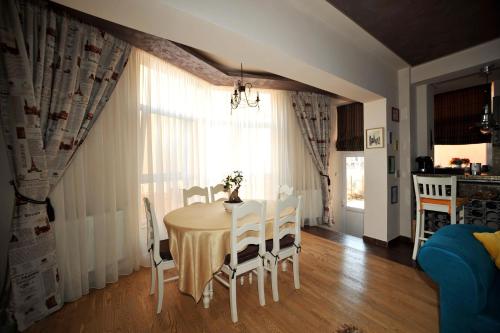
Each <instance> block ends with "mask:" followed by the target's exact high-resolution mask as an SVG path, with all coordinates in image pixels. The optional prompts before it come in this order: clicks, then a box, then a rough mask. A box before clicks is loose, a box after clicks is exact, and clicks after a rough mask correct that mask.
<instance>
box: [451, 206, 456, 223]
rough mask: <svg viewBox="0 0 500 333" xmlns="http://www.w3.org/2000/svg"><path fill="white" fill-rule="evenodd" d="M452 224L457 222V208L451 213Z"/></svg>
mask: <svg viewBox="0 0 500 333" xmlns="http://www.w3.org/2000/svg"><path fill="white" fill-rule="evenodd" d="M450 224H457V210H456V209H455V210H454V211H453V212H451V214H450Z"/></svg>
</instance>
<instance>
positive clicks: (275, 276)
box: [271, 263, 280, 302]
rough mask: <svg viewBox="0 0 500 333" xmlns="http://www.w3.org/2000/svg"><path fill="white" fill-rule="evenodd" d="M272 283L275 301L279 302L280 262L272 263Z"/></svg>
mask: <svg viewBox="0 0 500 333" xmlns="http://www.w3.org/2000/svg"><path fill="white" fill-rule="evenodd" d="M271 265H272V267H271V285H272V289H273V301H275V302H278V301H279V300H280V296H279V292H278V266H279V263H276V264H271Z"/></svg>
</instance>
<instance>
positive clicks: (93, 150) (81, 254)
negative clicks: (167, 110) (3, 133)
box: [51, 56, 140, 301]
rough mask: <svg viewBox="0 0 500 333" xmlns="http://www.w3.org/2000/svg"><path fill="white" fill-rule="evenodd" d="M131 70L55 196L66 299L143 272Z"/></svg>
mask: <svg viewBox="0 0 500 333" xmlns="http://www.w3.org/2000/svg"><path fill="white" fill-rule="evenodd" d="M131 58H132V56H131ZM131 60H132V59H131ZM132 62H133V61H132ZM132 67H133V66H131V65H130V64H129V66H127V67H126V68H125V70H124V72H123V74H122V76H121V78H120V80H119V81H118V83H117V86H116V89H115V91H114V92H113V94H112V96H111V98H110V100H109V101H108V102H107V104H106V106H105V108H104V110H103V111H102V114H101V115H100V117H99V119H98V120H97V121H96V124H95V125H94V126H93V127H92V129H91V131H90V132H89V135H88V137H87V139H86V140H85V142H84V143H83V145H82V147H80V149H79V150H78V151H77V153H76V154H75V156H74V158H73V161H72V162H71V165H70V166H69V167H68V169H67V170H66V172H65V174H64V175H63V177H62V179H61V180H60V182H59V183H58V184H57V186H56V188H55V189H54V192H53V194H52V195H51V201H52V203H53V205H54V208H55V212H56V220H55V222H54V223H52V224H51V226H54V227H55V236H56V247H57V252H56V253H57V261H58V265H59V275H60V278H61V280H62V285H63V294H64V300H65V301H73V300H76V299H78V298H79V297H81V296H82V295H84V294H87V293H88V292H89V288H104V287H105V286H106V283H109V282H115V281H117V280H118V277H119V275H123V274H130V273H131V272H132V271H133V270H134V269H138V268H139V252H138V245H139V244H138V242H139V238H138V231H139V228H138V224H137V219H138V218H137V217H138V208H139V199H140V197H139V174H138V164H137V160H138V142H137V137H138V128H139V127H138V124H139V114H138V112H137V93H136V91H137V77H136V76H135V75H136V71H135V69H134V68H132Z"/></svg>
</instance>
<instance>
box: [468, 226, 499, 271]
mask: <svg viewBox="0 0 500 333" xmlns="http://www.w3.org/2000/svg"><path fill="white" fill-rule="evenodd" d="M474 237H476V239H477V240H478V241H480V242H481V244H483V246H484V248H485V249H486V250H487V251H488V253H489V254H490V256H491V259H493V261H494V262H495V265H497V268H500V231H497V232H475V233H474Z"/></svg>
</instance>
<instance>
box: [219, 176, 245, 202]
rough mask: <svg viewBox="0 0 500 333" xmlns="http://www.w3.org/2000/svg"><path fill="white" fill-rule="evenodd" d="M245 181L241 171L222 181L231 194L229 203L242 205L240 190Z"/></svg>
mask: <svg viewBox="0 0 500 333" xmlns="http://www.w3.org/2000/svg"><path fill="white" fill-rule="evenodd" d="M242 181H243V174H242V172H241V171H233V173H232V174H230V175H228V176H227V177H226V178H224V179H223V180H222V183H223V184H224V190H225V191H226V192H228V193H230V194H229V200H227V201H226V202H228V203H240V202H243V201H242V200H241V199H240V197H239V195H238V190H239V189H240V186H241V182H242Z"/></svg>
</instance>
